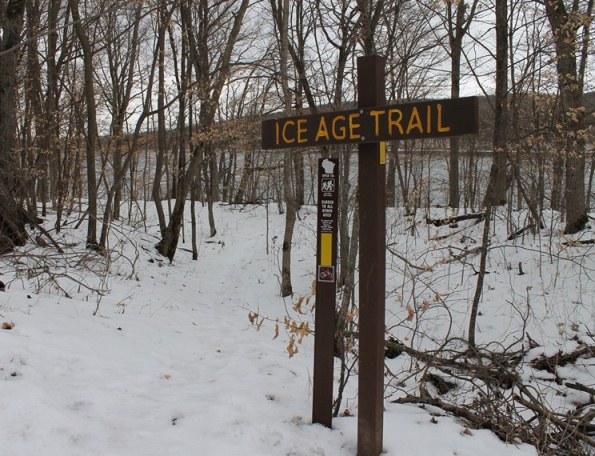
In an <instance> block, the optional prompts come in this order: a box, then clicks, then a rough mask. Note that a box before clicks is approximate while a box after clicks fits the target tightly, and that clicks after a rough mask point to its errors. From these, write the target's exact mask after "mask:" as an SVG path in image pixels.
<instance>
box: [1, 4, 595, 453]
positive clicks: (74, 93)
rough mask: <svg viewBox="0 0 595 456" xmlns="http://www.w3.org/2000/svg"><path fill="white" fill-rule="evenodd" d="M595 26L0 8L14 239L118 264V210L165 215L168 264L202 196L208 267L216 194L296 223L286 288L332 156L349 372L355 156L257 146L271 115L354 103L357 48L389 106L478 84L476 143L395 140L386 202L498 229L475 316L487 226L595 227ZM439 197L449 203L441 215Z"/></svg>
mask: <svg viewBox="0 0 595 456" xmlns="http://www.w3.org/2000/svg"><path fill="white" fill-rule="evenodd" d="M592 19H593V0H572V1H571V0H543V1H541V0H518V1H510V0H493V1H489V0H487V1H486V0H482V1H480V0H460V1H453V0H446V1H442V0H438V1H434V0H427V1H426V0H418V1H405V0H360V1H304V0H292V1H290V0H268V1H253V0H220V1H207V0H202V1H196V0H173V1H172V0H167V1H166V0H155V1H132V2H131V1H128V2H123V1H102V0H99V1H82V0H67V1H63V0H0V251H2V252H4V253H6V252H10V251H12V250H13V249H14V248H15V247H18V246H22V245H24V244H25V243H26V242H27V240H28V238H29V236H30V234H31V230H28V229H27V228H26V227H27V226H32V227H35V228H34V229H35V230H37V231H39V233H40V234H39V235H38V236H37V237H36V241H37V242H49V243H55V239H54V238H55V237H56V236H57V235H58V234H59V233H60V231H61V230H63V229H64V228H65V226H66V224H67V223H70V224H73V223H74V224H76V225H77V226H85V228H86V242H85V247H86V248H87V249H89V250H90V251H92V252H95V253H96V254H98V255H103V256H109V250H110V249H109V236H110V231H111V230H112V228H113V227H114V226H115V224H116V222H117V223H120V221H126V220H128V221H130V220H131V219H132V218H133V217H138V214H139V210H140V214H141V218H144V217H145V215H146V214H147V213H148V212H152V211H153V210H154V211H155V213H156V215H157V220H158V224H159V234H160V238H159V241H158V242H157V244H156V249H157V252H158V253H159V254H160V255H162V256H164V257H167V258H168V259H169V260H170V261H173V260H174V257H175V255H176V252H177V251H178V250H179V242H180V240H181V236H182V234H183V227H184V222H185V216H188V214H187V209H189V210H190V226H191V233H190V236H189V244H190V250H191V252H192V256H193V258H194V259H195V260H198V261H200V257H199V249H198V235H197V232H196V226H197V223H196V216H197V215H196V210H195V208H196V205H197V204H201V205H204V206H205V207H206V208H207V217H208V224H209V231H210V235H211V236H215V235H216V234H217V229H218V224H217V219H216V213H215V211H214V208H215V207H216V206H217V205H218V204H221V203H224V204H239V205H247V204H250V205H263V204H264V205H266V207H267V210H268V208H269V204H274V205H275V206H276V207H277V208H278V211H279V212H281V213H283V214H284V216H285V229H284V235H283V240H282V242H280V245H281V246H282V249H281V255H282V260H281V262H280V271H281V273H280V280H279V282H280V283H279V285H280V294H281V295H282V296H284V297H285V296H292V294H293V293H294V289H293V286H292V273H291V265H292V262H291V253H292V251H291V249H292V244H293V235H294V228H295V225H296V220H297V219H298V217H299V214H300V210H301V208H302V206H304V205H311V204H314V203H315V201H314V195H315V191H314V189H313V185H315V184H314V183H315V176H314V175H313V173H315V169H316V167H315V163H316V159H317V158H318V157H320V156H339V157H341V165H340V167H341V169H340V176H341V182H340V187H341V189H342V193H341V198H340V201H339V211H338V212H339V247H338V248H339V251H338V266H339V276H338V287H339V289H340V290H341V295H340V300H341V302H340V304H339V308H338V310H337V316H338V321H339V324H338V325H337V340H338V341H342V342H341V344H339V345H340V347H339V348H340V349H339V350H338V355H339V356H340V357H341V359H342V367H341V369H342V375H343V374H344V375H345V376H346V377H348V376H349V372H350V370H349V363H348V362H347V359H351V358H350V356H352V355H354V353H353V352H351V351H350V349H345V346H347V345H349V346H350V343H347V342H346V341H349V340H351V339H352V338H353V334H354V331H356V330H355V329H354V327H353V324H354V322H353V321H352V320H350V318H348V315H353V313H352V311H353V305H354V302H355V301H356V297H355V296H354V294H355V293H354V292H353V290H354V285H355V283H356V278H355V272H356V270H357V263H356V259H357V246H358V242H357V241H358V238H359V218H358V217H359V215H358V211H357V185H356V179H355V178H354V176H355V172H356V171H355V170H356V162H355V160H356V158H355V154H352V153H351V152H354V151H355V149H354V148H353V147H352V146H341V147H328V148H321V149H303V150H300V149H295V150H290V151H286V152H282V153H279V152H274V151H266V150H262V148H261V145H260V122H261V121H262V119H263V118H268V117H270V116H274V115H288V114H294V113H306V112H310V113H315V112H318V111H326V110H333V109H342V108H343V107H345V106H348V105H353V103H354V102H355V101H356V100H355V93H356V87H355V85H356V78H355V73H356V68H355V61H356V58H357V57H358V56H361V55H366V54H379V55H382V56H385V57H386V59H387V64H386V99H387V100H394V101H410V100H421V99H427V98H434V99H435V98H448V97H451V98H456V97H460V96H463V95H469V94H478V95H481V96H482V100H481V109H480V134H479V135H477V136H473V137H462V138H452V139H450V140H427V139H426V140H414V141H394V142H391V143H388V144H387V166H386V170H387V201H386V206H387V207H391V208H392V207H394V208H398V210H400V211H402V214H403V215H404V216H407V217H411V220H413V221H414V222H413V225H412V227H411V232H412V233H414V232H415V229H416V228H415V225H416V223H418V222H417V220H418V219H419V216H420V214H421V213H422V212H423V213H424V214H428V218H427V223H428V225H430V224H433V225H435V226H436V227H442V226H453V227H455V226H456V224H457V223H460V222H464V221H465V220H476V221H478V222H482V221H484V229H483V231H482V232H481V233H480V235H479V242H480V245H479V246H478V247H477V249H476V250H473V252H474V254H478V255H480V264H479V265H478V270H477V271H476V272H477V275H478V277H477V282H478V285H477V292H476V296H475V297H474V298H473V303H474V306H473V307H474V309H475V311H477V302H478V300H479V297H480V296H481V292H482V284H483V280H484V275H485V273H486V258H487V256H488V254H489V251H490V248H491V247H490V242H491V239H490V230H489V226H490V223H489V222H490V221H492V220H495V217H501V216H502V215H503V216H504V217H505V218H506V222H505V226H506V228H507V233H506V236H505V238H509V240H514V239H516V238H519V237H521V238H523V239H524V236H525V235H527V234H531V233H532V234H533V235H536V233H537V235H538V234H539V230H540V229H543V228H545V227H547V226H548V223H549V226H552V222H551V220H552V213H555V214H559V215H560V217H561V221H562V224H563V225H562V227H561V231H563V233H564V234H565V235H568V236H572V235H578V236H579V239H580V233H581V232H582V231H583V230H585V228H589V227H590V224H589V215H588V214H589V212H590V210H591V206H592V203H593V193H594V191H593V178H594V175H595V161H594V156H593V131H592V125H593V89H594V88H595V87H594V85H593V80H594V79H593V67H594V66H593V61H592V59H593V54H594V48H593V43H592V39H591V38H592V37H591V35H590V32H591V31H592V27H593V25H592V24H593V23H592ZM149 206H150V208H149ZM437 206H438V207H446V208H449V211H450V212H449V215H448V216H447V217H445V218H431V217H430V216H429V214H430V208H431V207H434V208H435V207H437ZM519 213H522V214H526V217H525V216H523V217H522V218H519V216H518V214H519ZM50 214H51V219H52V220H53V221H54V222H53V224H52V226H45V225H44V224H43V221H44V220H47V219H49V218H48V216H49V215H50ZM73 220H76V221H73ZM520 220H522V222H520ZM574 239H575V238H572V237H569V238H568V239H567V241H566V242H570V243H572V242H575V240H574ZM390 247H391V244H390V242H388V245H387V248H389V249H390ZM55 248H56V249H57V250H61V249H62V246H60V245H59V244H58V243H55ZM399 255H400V254H399ZM465 255H466V254H465ZM400 259H401V260H402V261H405V263H406V264H408V265H410V264H413V263H414V262H413V260H412V259H411V258H406V256H403V255H401V257H400ZM422 268H423V266H422ZM414 269H415V268H414ZM521 272H522V270H521ZM256 321H258V319H257V320H256ZM469 328H470V331H469V332H470V333H471V334H472V333H473V331H472V328H474V324H471V325H470V326H469ZM471 334H469V336H471ZM467 342H468V345H469V347H470V349H474V348H476V347H474V345H475V342H474V340H473V339H472V338H471V337H469V340H468V341H467ZM341 347H343V348H341ZM393 348H394V347H393ZM396 349H397V350H400V351H403V350H409V354H410V355H411V356H417V357H418V358H419V359H422V360H423V359H424V354H423V353H421V352H414V351H411V350H412V347H406V346H403V345H402V344H401V343H400V342H399V343H398V344H397V346H396ZM578 350H583V351H582V352H579V354H578V355H576V356H577V357H578V356H582V355H584V354H585V353H587V352H588V353H592V347H591V348H588V350H587V352H584V348H580V347H579V349H577V352H578ZM590 350H591V351H590ZM577 352H575V353H574V354H576V353H577ZM474 353H475V352H473V350H471V352H468V351H465V352H464V354H465V356H475V355H474ZM475 354H476V353H475ZM460 355H461V353H457V354H456V356H457V357H458V356H460ZM453 356H454V355H453ZM482 356H484V360H486V362H488V361H489V362H492V363H495V362H498V363H500V362H501V359H499V358H498V359H496V355H494V354H493V353H491V352H490V353H483V355H482ZM457 359H458V358H457ZM451 361H453V360H451ZM550 361H551V360H550ZM453 362H454V361H453ZM551 362H554V361H551ZM447 364H448V363H447V362H446V361H445V365H447ZM459 367H460V366H459ZM492 373H493V372H491V371H488V374H489V375H488V377H489V376H491V375H492ZM468 374H469V372H468ZM470 375H477V372H475V371H472V372H470ZM490 378H492V377H490ZM493 379H495V382H496V385H500V383H499V382H502V381H503V380H502V377H499V376H494V377H493ZM485 380H486V382H487V378H486V379H485ZM434 381H435V382H436V383H437V384H440V379H438V380H436V379H434ZM443 386H444V385H443ZM447 386H448V385H446V386H445V387H447ZM492 386H493V384H492ZM583 386H584V385H583ZM587 388H588V391H591V394H592V392H593V389H592V387H587ZM422 399H424V398H421V399H419V400H422ZM425 399H426V400H427V398H425ZM339 404H340V400H339ZM440 405H442V406H444V405H445V404H440ZM525 406H527V404H525ZM338 410H339V409H338V407H337V409H336V413H338ZM540 410H542V411H544V410H545V411H544V412H543V413H545V414H547V408H543V409H540ZM452 411H453V412H458V413H462V411H461V410H458V409H453V410H452ZM590 416H591V415H588V414H586V415H584V416H582V418H581V419H580V423H583V424H584V423H585V422H587V421H588V420H586V418H585V417H587V418H588V417H590ZM569 423H570V424H572V423H571V419H569V421H568V422H566V421H564V422H563V424H568V425H569V426H570V424H569ZM558 424H559V423H558ZM575 428H576V429H579V428H580V426H578V425H577V426H575ZM580 429H582V428H580ZM585 429H586V430H584V434H580V432H583V431H582V430H581V431H580V432H579V434H580V435H584V436H585V438H586V439H591V442H592V438H591V437H588V436H587V433H588V432H591V429H590V428H587V427H585ZM577 432H578V431H577ZM575 437H576V436H575ZM531 438H534V436H533V437H527V439H528V440H529V441H530V440H531ZM578 440H581V439H580V438H578ZM583 443H584V439H583ZM577 445H578V444H577ZM579 447H580V445H578V446H576V448H579ZM573 448H574V447H573ZM577 451H578V450H577ZM569 454H571V453H569ZM576 454H579V453H576Z"/></svg>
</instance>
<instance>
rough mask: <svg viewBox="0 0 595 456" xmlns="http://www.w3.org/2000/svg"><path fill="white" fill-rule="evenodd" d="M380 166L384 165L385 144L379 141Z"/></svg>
mask: <svg viewBox="0 0 595 456" xmlns="http://www.w3.org/2000/svg"><path fill="white" fill-rule="evenodd" d="M380 164H381V165H386V142H384V141H380Z"/></svg>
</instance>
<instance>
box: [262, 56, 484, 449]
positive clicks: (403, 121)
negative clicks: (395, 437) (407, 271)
mask: <svg viewBox="0 0 595 456" xmlns="http://www.w3.org/2000/svg"><path fill="white" fill-rule="evenodd" d="M384 66H385V59H384V58H382V57H380V56H376V55H370V56H363V57H359V58H358V59H357V77H358V81H357V82H358V105H357V109H351V110H346V111H338V112H328V113H323V114H312V115H307V116H295V117H285V118H279V119H270V120H266V121H263V123H262V147H263V148H264V149H282V148H288V147H312V146H325V145H332V144H345V143H358V144H359V146H358V186H359V211H360V241H359V255H360V258H359V371H358V372H359V376H358V390H359V399H358V444H357V454H358V456H378V455H379V454H380V453H381V452H382V437H383V436H382V431H383V429H382V426H383V392H384V331H385V326H384V319H385V317H384V310H385V297H384V295H385V276H386V274H385V268H386V240H385V237H386V215H385V206H384V205H385V193H386V171H385V163H386V161H385V145H384V142H383V141H392V140H398V139H415V138H436V137H449V136H459V135H464V134H470V133H477V132H478V130H479V127H478V125H479V109H478V99H477V97H469V98H458V99H446V100H437V101H420V102H416V103H404V104H395V105H385V95H384V92H385V85H384ZM337 170H338V160H337V159H328V158H327V159H321V160H320V161H319V171H318V172H319V181H318V185H319V189H318V236H317V238H318V244H317V254H316V258H317V259H316V271H317V277H316V282H317V283H316V317H315V318H316V321H315V324H316V336H315V342H314V388H313V389H314V391H313V401H314V404H313V408H312V409H313V412H312V420H313V422H315V423H321V424H323V425H325V426H328V427H331V424H332V402H333V348H334V335H335V298H336V295H335V292H336V242H337V239H336V238H337V235H336V225H337V222H336V210H337V202H336V201H337V200H336V198H337V193H338V191H339V189H338V188H337V186H336V184H337V183H338V175H337V174H336V173H337ZM333 179H334V181H333Z"/></svg>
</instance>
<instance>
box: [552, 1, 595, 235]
mask: <svg viewBox="0 0 595 456" xmlns="http://www.w3.org/2000/svg"><path fill="white" fill-rule="evenodd" d="M544 3H545V10H546V14H547V18H548V21H549V23H550V26H551V28H552V32H553V35H554V43H555V46H556V57H557V58H556V70H557V76H558V90H559V92H560V107H561V110H562V112H561V114H562V119H561V120H562V122H561V123H562V127H563V130H562V132H561V134H562V135H563V144H564V152H565V158H566V176H565V178H566V179H565V185H564V201H565V208H566V227H565V229H564V231H565V232H566V233H576V232H578V231H580V230H582V229H583V228H584V227H585V224H586V223H587V220H588V219H587V208H586V202H585V136H584V134H583V133H584V132H583V131H582V130H583V129H584V109H583V108H582V107H581V101H582V100H581V99H582V94H583V87H584V71H585V68H586V58H587V53H586V52H584V50H585V47H586V46H588V40H586V42H583V52H582V53H581V61H580V63H579V65H578V66H577V60H576V59H577V32H578V30H579V29H580V28H581V27H585V29H586V32H585V33H586V34H587V36H588V32H589V23H590V20H591V19H592V17H591V14H592V11H593V0H588V3H587V4H586V5H587V7H586V10H585V11H584V12H583V13H584V14H585V18H581V11H580V10H579V5H580V2H578V1H575V2H573V5H572V10H571V11H570V12H569V11H567V9H566V5H565V3H564V1H563V0H547V1H546V2H544Z"/></svg>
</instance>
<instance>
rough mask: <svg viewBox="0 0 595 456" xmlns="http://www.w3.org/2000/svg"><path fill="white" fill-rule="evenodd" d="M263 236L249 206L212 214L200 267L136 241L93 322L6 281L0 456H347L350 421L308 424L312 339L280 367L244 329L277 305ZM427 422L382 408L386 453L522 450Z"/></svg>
mask: <svg viewBox="0 0 595 456" xmlns="http://www.w3.org/2000/svg"><path fill="white" fill-rule="evenodd" d="M202 220H203V221H204V220H205V218H203V219H202ZM273 222H274V224H273V225H272V229H271V233H270V237H271V239H272V238H273V237H274V236H277V237H278V238H279V237H280V236H281V234H282V229H281V228H282V217H281V216H279V215H277V216H276V218H274V220H273ZM308 230H310V228H308V227H305V228H304V227H302V228H298V230H297V231H296V242H297V244H298V245H305V248H304V249H303V250H302V252H301V253H298V254H297V255H296V260H295V274H294V275H295V278H296V290H297V293H298V294H299V293H307V292H308V291H309V286H310V283H311V280H312V279H311V274H310V269H311V267H312V264H311V263H312V257H313V253H314V252H313V251H312V248H311V246H310V245H308V242H311V241H310V240H309V239H310V234H311V233H310V232H309V231H308ZM265 233H266V229H265V223H264V221H263V210H262V208H260V209H259V210H258V211H252V212H244V213H242V212H222V214H221V218H220V234H219V235H218V236H217V237H216V238H214V239H201V243H200V261H198V262H193V261H191V259H190V258H189V254H188V253H187V252H184V253H179V254H178V257H177V258H176V261H175V262H174V264H173V265H170V264H168V263H167V262H165V261H163V260H162V259H161V258H159V257H158V256H157V255H155V254H154V251H153V250H152V243H153V238H150V237H145V236H144V235H143V234H142V233H141V234H139V236H138V239H137V241H138V242H139V243H140V244H141V246H142V247H143V248H142V249H140V251H141V252H142V255H141V257H140V260H139V262H138V265H137V271H136V272H137V274H138V276H139V281H135V280H123V279H114V280H112V283H111V292H110V294H109V295H107V296H105V297H104V298H102V300H101V301H100V303H99V314H98V315H97V316H92V314H93V312H94V310H95V308H96V306H97V302H96V301H93V300H89V301H87V300H85V299H82V298H80V297H77V296H75V298H74V299H66V298H64V297H61V296H57V295H56V294H52V295H49V294H33V293H31V292H30V291H29V290H27V289H26V287H24V286H16V285H15V286H13V287H11V289H10V290H9V291H8V292H7V293H3V294H0V299H1V302H0V317H1V318H2V319H3V320H6V321H12V322H14V324H15V326H14V328H13V329H12V330H10V331H0V347H2V349H1V351H0V442H2V447H1V448H0V455H2V456H3V455H5V454H6V455H19V456H96V455H97V456H284V455H286V456H290V455H291V456H312V455H314V456H316V455H318V456H353V455H355V452H356V451H355V448H356V433H357V432H356V425H357V419H356V418H355V417H344V418H338V419H336V420H335V421H334V427H335V429H334V430H333V431H331V430H328V429H326V428H323V427H322V426H319V425H314V426H313V425H311V423H310V414H311V366H312V346H313V342H314V341H313V338H312V337H309V338H306V339H304V343H303V344H302V345H300V346H299V349H300V352H299V354H298V355H296V356H294V357H293V358H291V359H290V358H288V356H287V352H286V351H285V346H286V344H287V337H286V335H285V334H284V333H283V330H282V331H281V335H280V337H279V338H278V339H276V340H273V323H271V322H267V323H266V324H265V325H264V326H263V328H262V330H261V331H259V332H257V331H256V330H255V328H254V327H253V326H251V325H250V323H249V321H248V312H249V311H250V310H257V311H260V312H262V314H263V315H267V316H270V317H271V318H283V316H284V315H285V313H286V309H285V306H290V305H291V303H290V302H289V301H287V300H286V301H285V302H284V301H283V300H281V299H280V298H279V297H278V279H277V277H276V274H278V266H277V265H278V259H277V258H278V257H277V255H278V253H279V248H280V246H279V242H280V241H278V240H277V241H275V242H276V243H275V242H273V241H271V244H270V245H269V247H270V250H269V253H268V254H267V253H266V250H265V248H266V238H265V236H266V234H265ZM304 251H305V253H303V252H304ZM298 252H300V251H299V250H298ZM28 296H29V297H28ZM353 381H354V382H356V380H355V379H354V380H353ZM348 400H349V401H350V402H349V403H347V404H346V405H348V406H349V407H350V408H352V407H353V406H354V405H355V399H354V393H353V390H351V391H349V399H348ZM432 420H433V418H432V416H431V415H430V413H429V411H427V410H421V409H419V408H418V407H414V406H394V405H391V404H387V412H386V413H385V448H386V450H387V454H388V455H389V456H401V455H407V456H426V455H432V456H434V455H438V456H442V455H447V456H450V455H453V456H454V455H457V456H475V455H476V454H477V451H478V448H481V451H482V454H483V456H500V455H504V454H506V455H511V456H522V455H531V456H534V455H535V452H534V449H532V448H531V447H527V446H523V447H519V448H517V447H514V446H507V445H505V444H503V443H502V442H500V441H499V440H498V439H497V438H496V437H495V436H494V435H492V434H491V433H489V432H487V431H473V432H472V433H466V432H464V429H465V428H464V426H463V425H462V424H459V423H457V422H455V420H453V419H452V418H450V417H446V416H438V417H437V418H435V419H434V421H437V422H436V423H432Z"/></svg>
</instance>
